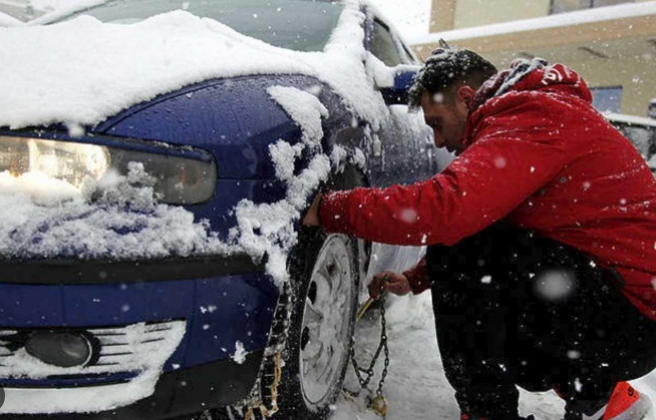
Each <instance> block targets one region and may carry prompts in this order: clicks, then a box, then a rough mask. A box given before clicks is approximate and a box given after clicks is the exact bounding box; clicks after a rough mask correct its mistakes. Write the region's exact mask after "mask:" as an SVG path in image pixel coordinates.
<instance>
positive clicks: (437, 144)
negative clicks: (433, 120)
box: [433, 131, 444, 149]
mask: <svg viewBox="0 0 656 420" xmlns="http://www.w3.org/2000/svg"><path fill="white" fill-rule="evenodd" d="M433 142H434V143H435V147H437V148H438V149H439V148H442V147H444V139H443V138H442V136H440V134H439V133H438V132H437V131H434V132H433Z"/></svg>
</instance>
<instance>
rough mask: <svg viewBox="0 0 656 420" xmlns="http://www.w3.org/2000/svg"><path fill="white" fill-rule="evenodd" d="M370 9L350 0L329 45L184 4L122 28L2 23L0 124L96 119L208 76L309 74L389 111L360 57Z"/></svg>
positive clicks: (375, 117) (369, 112) (84, 20)
mask: <svg viewBox="0 0 656 420" xmlns="http://www.w3.org/2000/svg"><path fill="white" fill-rule="evenodd" d="M364 19H365V16H364V14H363V13H362V12H361V11H360V10H359V3H358V2H357V1H356V0H349V1H347V3H346V5H345V9H344V11H343V13H342V15H341V16H340V21H339V23H338V28H337V29H336V30H335V32H334V33H333V36H332V38H331V40H330V41H329V43H328V45H327V46H326V48H325V51H324V52H316V53H304V52H295V51H291V50H287V49H283V48H278V47H273V46H271V45H269V44H267V43H265V42H263V41H260V40H256V39H253V38H250V37H247V36H245V35H242V34H240V33H238V32H236V31H234V30H233V29H231V28H229V27H228V26H226V25H224V24H222V23H219V22H217V21H215V20H212V19H208V18H199V17H196V16H194V15H191V14H190V13H188V12H185V11H182V10H179V11H175V12H170V13H165V14H161V15H157V16H154V17H151V18H149V19H146V20H144V21H142V22H139V23H136V24H132V25H124V24H110V23H102V22H100V21H98V20H97V19H95V18H92V17H89V16H81V17H79V18H76V19H74V20H72V21H68V22H63V23H60V24H56V25H48V26H28V27H19V28H11V29H0V46H1V47H0V62H2V63H10V65H9V66H3V67H2V70H1V71H0V91H1V92H3V95H2V96H1V97H0V126H9V127H11V128H21V127H27V126H40V125H48V124H51V123H56V122H63V123H79V124H82V125H95V124H98V123H100V122H101V121H103V120H105V119H106V118H108V117H109V116H112V115H115V114H116V113H118V112H120V111H121V110H123V109H126V108H128V107H130V106H131V105H135V104H137V103H140V102H143V101H146V100H149V99H152V98H154V97H155V96H157V95H160V94H163V93H167V92H171V91H173V90H176V89H179V88H181V87H183V86H186V85H189V84H191V83H196V82H200V81H203V80H206V79H211V78H224V77H235V76H242V75H255V74H304V75H308V76H314V77H317V78H318V79H320V80H322V81H324V82H325V83H327V84H328V85H330V86H331V87H332V88H333V89H334V90H335V91H336V92H337V93H338V94H340V95H342V96H343V97H344V98H346V99H347V101H348V104H349V105H350V106H351V107H352V108H353V109H354V110H355V111H356V112H357V113H358V114H359V115H360V116H362V117H363V118H366V119H368V120H371V121H374V125H376V123H375V122H376V121H379V120H380V118H384V116H385V109H386V108H385V107H384V104H383V103H382V101H381V100H380V95H379V94H378V93H377V92H374V90H373V89H372V82H371V80H370V79H369V78H368V77H367V74H366V72H365V69H364V64H363V60H364V58H365V56H366V51H365V49H364V47H363V45H362V44H363V39H364V30H363V29H362V23H363V21H364Z"/></svg>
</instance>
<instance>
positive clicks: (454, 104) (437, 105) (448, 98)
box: [420, 90, 469, 155]
mask: <svg viewBox="0 0 656 420" xmlns="http://www.w3.org/2000/svg"><path fill="white" fill-rule="evenodd" d="M420 105H421V108H422V109H423V111H424V121H426V124H427V125H428V126H430V127H431V128H432V129H433V136H434V141H435V146H436V147H438V148H442V147H446V149H447V150H448V151H449V152H455V153H456V155H459V154H460V153H462V152H463V150H464V145H463V144H462V143H461V140H462V139H461V137H462V135H463V133H464V131H465V123H466V122H467V116H468V115H469V109H468V108H467V104H466V102H465V100H464V99H463V98H459V97H458V94H457V92H451V91H449V90H447V91H446V92H445V93H444V94H436V95H432V94H431V93H429V92H424V94H423V95H422V97H421V102H420Z"/></svg>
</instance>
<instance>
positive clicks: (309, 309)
mask: <svg viewBox="0 0 656 420" xmlns="http://www.w3.org/2000/svg"><path fill="white" fill-rule="evenodd" d="M357 257H358V249H357V243H356V241H355V240H353V239H351V238H349V237H347V236H345V235H326V234H325V233H323V232H322V231H320V230H318V229H317V230H314V229H313V230H308V231H305V229H304V231H303V232H302V233H301V238H299V245H298V246H297V248H296V249H295V250H294V252H293V253H292V257H291V260H290V274H291V276H292V282H293V288H294V291H295V296H296V300H295V303H294V310H293V314H292V319H291V326H290V334H289V338H288V342H287V352H286V356H287V357H286V358H285V367H284V368H283V377H282V381H281V385H280V397H279V401H278V403H279V407H280V411H279V413H278V414H276V416H275V417H274V418H276V419H287V420H288V419H304V420H305V419H311V420H317V419H324V418H326V417H328V414H329V413H330V407H331V405H332V404H334V403H335V401H336V400H337V397H338V396H339V393H340V391H341V389H342V384H343V381H344V376H345V375H346V369H347V367H348V363H349V354H350V350H351V337H352V335H353V330H354V325H355V314H356V311H357V300H358V298H357V291H358V283H359V270H358V260H357ZM331 287H332V288H331Z"/></svg>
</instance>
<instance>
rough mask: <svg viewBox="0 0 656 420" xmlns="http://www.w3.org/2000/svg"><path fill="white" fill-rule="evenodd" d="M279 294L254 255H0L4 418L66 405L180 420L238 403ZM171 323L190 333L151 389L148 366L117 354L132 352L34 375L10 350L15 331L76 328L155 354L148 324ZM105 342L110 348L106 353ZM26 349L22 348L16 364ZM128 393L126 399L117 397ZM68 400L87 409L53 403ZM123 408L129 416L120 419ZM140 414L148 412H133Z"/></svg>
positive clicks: (0, 376)
mask: <svg viewBox="0 0 656 420" xmlns="http://www.w3.org/2000/svg"><path fill="white" fill-rule="evenodd" d="M278 295H279V291H278V288H277V287H276V286H275V285H274V284H273V282H272V281H271V279H270V278H269V277H268V276H267V275H266V274H265V273H264V270H263V268H262V266H261V265H258V264H253V263H252V262H251V261H250V260H246V259H245V258H244V257H243V256H233V257H223V258H196V259H184V260H177V261H176V260H166V261H148V262H125V263H113V262H108V263H104V262H100V263H99V262H79V261H78V262H74V261H73V262H71V261H63V262H62V261H55V262H53V261H50V262H42V263H23V264H16V263H8V262H0V386H2V387H3V388H4V389H5V391H6V394H7V398H6V402H5V405H4V407H2V408H0V418H1V415H2V414H3V413H15V414H10V415H11V418H14V417H15V415H16V414H20V413H32V414H35V415H40V414H39V413H62V416H63V417H62V418H66V419H70V418H76V417H74V416H78V415H77V414H75V415H74V414H72V413H73V412H82V411H84V412H87V411H93V412H101V414H94V415H93V416H95V417H91V418H120V419H131V418H135V419H137V418H138V419H146V418H168V417H171V416H176V415H179V414H181V413H182V414H186V413H192V412H197V411H202V410H204V409H208V408H212V407H218V406H223V405H226V404H230V403H234V402H237V401H239V400H240V399H242V398H244V397H245V396H246V394H247V393H248V391H250V389H251V388H252V386H253V384H254V382H255V380H256V377H257V373H258V369H259V367H260V361H261V358H262V352H263V349H264V348H265V347H266V343H267V338H268V333H269V330H270V328H271V322H272V318H273V313H274V310H275V307H276V304H277V301H278ZM163 323H164V324H166V323H170V324H175V323H182V324H184V325H185V327H184V333H183V334H182V333H181V334H180V336H181V338H180V339H179V341H177V342H176V344H175V345H174V346H173V347H172V349H171V353H169V354H167V355H166V357H165V358H164V359H166V360H164V359H162V364H159V365H158V366H159V367H158V368H157V369H153V371H155V374H156V375H157V377H154V378H153V377H151V378H146V379H150V382H149V384H148V387H146V388H147V389H148V392H145V393H143V389H144V387H142V386H138V385H139V381H140V380H143V379H144V377H143V376H144V375H140V373H139V372H141V373H143V372H144V371H143V369H141V370H140V369H138V367H139V366H137V368H135V363H136V362H135V358H132V356H120V355H119V356H116V357H117V359H114V360H110V362H112V363H117V361H118V359H119V358H123V359H122V360H124V361H123V362H120V363H119V365H117V366H108V365H109V364H107V363H103V360H102V357H101V358H100V359H99V360H98V362H99V363H96V364H95V365H89V367H88V368H87V367H84V368H82V369H81V371H79V372H78V371H76V372H56V374H41V375H40V376H34V375H32V377H30V375H29V374H27V375H26V371H25V369H23V368H21V366H20V364H21V359H20V357H23V356H24V354H23V353H24V351H23V350H21V349H20V346H18V347H19V349H18V350H16V348H13V349H10V348H9V347H7V346H6V345H5V348H4V349H3V334H9V333H11V334H14V335H15V334H16V333H19V334H18V335H20V334H27V335H29V334H30V332H31V331H38V330H55V331H61V330H65V331H83V332H85V333H88V334H92V335H94V336H107V338H101V339H100V341H102V342H103V343H104V344H103V345H123V344H126V343H127V344H129V345H130V346H133V347H134V346H136V345H137V344H138V345H139V346H141V347H134V348H130V349H128V347H119V348H118V349H116V350H114V349H111V350H112V353H114V352H118V353H121V354H126V353H127V354H129V355H132V354H149V351H150V349H146V348H144V347H143V346H145V345H146V344H147V343H148V344H147V345H156V346H160V344H159V343H155V344H152V342H153V340H151V339H150V338H149V337H147V336H146V335H147V333H149V331H148V330H150V329H152V330H153V331H154V332H156V333H158V334H160V333H161V331H163V330H161V329H160V327H156V326H158V325H162V324H163ZM137 327H138V328H144V331H143V334H142V332H137V333H135V332H134V329H135V328H137ZM125 329H127V330H129V331H132V335H133V336H134V337H133V339H131V340H128V341H127V342H124V340H122V338H121V337H120V336H119V333H122V330H125ZM155 330H156V331H155ZM3 331H4V333H3ZM139 331H141V330H139ZM128 335H129V334H128ZM5 337H6V335H5ZM135 343H137V344H135ZM139 343H141V344H139ZM5 344H6V343H5ZM14 347H16V346H14ZM239 347H243V349H244V350H245V352H246V354H248V355H249V356H247V360H246V362H244V363H243V364H242V365H238V364H237V363H235V362H234V361H233V360H232V358H231V357H232V356H233V354H235V352H236V351H237V348H239ZM119 349H121V350H119ZM126 349H128V350H126ZM105 350H106V349H105V348H101V349H100V350H99V352H98V353H99V354H100V356H102V354H103V353H105ZM21 352H22V353H21ZM14 356H20V357H19V358H16V359H15V360H14V361H13V362H12V361H11V358H12V357H14ZM110 356H112V357H114V356H113V355H110ZM2 357H4V362H3V359H2ZM136 359H139V358H136ZM141 360H143V358H141ZM7 361H9V362H10V363H7ZM3 364H4V366H3ZM110 364H111V363H110ZM103 365H104V366H103ZM101 366H102V367H101ZM99 369H101V370H102V369H104V370H102V371H100V370H99ZM160 372H163V373H162V374H161V376H160ZM46 373H47V372H46ZM192 382H193V383H192ZM130 387H132V390H130V389H131V388H130ZM153 390H154V393H153ZM139 392H141V393H142V394H143V395H142V394H139V397H138V398H133V399H132V400H130V399H129V398H128V399H126V398H125V395H127V394H131V393H139ZM151 394H152V396H150V395H151ZM116 396H122V398H118V397H117V398H116V401H117V402H116V404H112V401H114V400H112V398H114V397H116ZM62 398H64V400H62ZM94 398H95V399H96V400H95V403H94ZM66 399H70V401H74V402H80V404H81V406H82V407H85V408H84V410H80V409H79V406H77V407H75V408H76V409H71V406H70V405H66V404H62V405H60V406H57V405H56V404H54V403H53V401H57V400H59V401H65V400H66ZM85 399H86V400H85ZM137 400H139V401H137ZM126 401H127V402H126ZM135 401H137V402H135ZM38 404H42V405H43V406H44V407H45V408H38ZM114 407H116V410H114ZM87 408H89V409H88V410H87ZM110 408H111V409H112V410H111V411H107V410H109V409H110ZM103 410H104V411H103ZM119 412H120V413H123V414H122V415H121V416H119V417H111V416H113V415H114V413H119ZM132 412H134V413H136V414H135V415H134V416H133V417H130V416H129V413H132ZM151 412H152V413H151ZM64 413H65V414H64ZM148 413H151V414H148ZM98 416H100V417H98ZM103 416H104V417H103ZM107 416H110V417H107ZM48 418H51V417H48ZM80 418H89V417H88V415H86V417H85V416H82V417H80Z"/></svg>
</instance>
